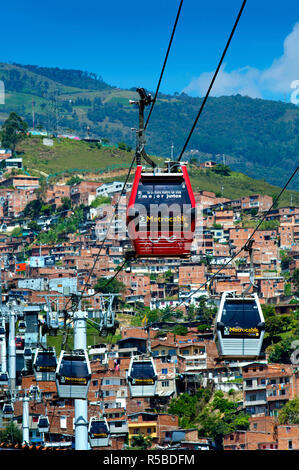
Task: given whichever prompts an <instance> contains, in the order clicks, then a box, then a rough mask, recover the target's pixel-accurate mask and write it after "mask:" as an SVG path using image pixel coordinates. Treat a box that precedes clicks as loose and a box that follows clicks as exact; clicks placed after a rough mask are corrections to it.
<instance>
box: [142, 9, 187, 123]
mask: <svg viewBox="0 0 299 470" xmlns="http://www.w3.org/2000/svg"><path fill="white" fill-rule="evenodd" d="M182 5H183V0H181V2H180V5H179V9H178V12H177V16H176V19H175V23H174V26H173V29H172V33H171V37H170V40H169V44H168V48H167V52H166V56H165V59H164V63H163V66H162V70H161V74H160V78H159V81H158V85H157V88H156V92H155V96H154V98H153V100H152V105H151V108H150V110H149V113H148V116H147V119H146V122H145V125H144V131H145V130H146V128H147V125H148V122H149V120H150V117H151V114H152V111H153V108H154V106H155V103H156V99H157V96H158V92H159V89H160V85H161V81H162V78H163V74H164V70H165V67H166V63H167V59H168V55H169V51H170V48H171V45H172V41H173V37H174V33H175V30H176V27H177V23H178V20H179V16H180V13H181V9H182Z"/></svg>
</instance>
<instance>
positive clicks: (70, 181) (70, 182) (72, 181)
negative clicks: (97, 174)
mask: <svg viewBox="0 0 299 470" xmlns="http://www.w3.org/2000/svg"><path fill="white" fill-rule="evenodd" d="M81 181H82V179H81V178H80V176H72V177H71V178H70V179H68V180H67V182H66V184H67V185H68V186H74V185H75V184H78V183H81Z"/></svg>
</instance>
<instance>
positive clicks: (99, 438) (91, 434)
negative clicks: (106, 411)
mask: <svg viewBox="0 0 299 470" xmlns="http://www.w3.org/2000/svg"><path fill="white" fill-rule="evenodd" d="M109 436H110V429H109V425H108V423H107V419H106V418H97V417H96V416H92V417H91V418H90V420H89V426H88V438H89V443H90V446H91V447H106V446H108V445H109Z"/></svg>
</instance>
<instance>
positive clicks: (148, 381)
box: [132, 379, 154, 385]
mask: <svg viewBox="0 0 299 470" xmlns="http://www.w3.org/2000/svg"><path fill="white" fill-rule="evenodd" d="M132 383H133V384H134V385H153V384H154V380H153V379H133V381H132Z"/></svg>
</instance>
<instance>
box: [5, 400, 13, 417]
mask: <svg viewBox="0 0 299 470" xmlns="http://www.w3.org/2000/svg"><path fill="white" fill-rule="evenodd" d="M2 412H3V418H7V419H10V418H13V416H14V407H13V404H12V403H4V405H3V409H2Z"/></svg>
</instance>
